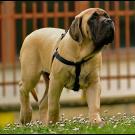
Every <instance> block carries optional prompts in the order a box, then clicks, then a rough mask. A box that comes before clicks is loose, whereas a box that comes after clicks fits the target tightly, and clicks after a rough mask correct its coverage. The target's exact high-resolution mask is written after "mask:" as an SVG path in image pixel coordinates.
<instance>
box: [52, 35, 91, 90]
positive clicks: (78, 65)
mask: <svg viewBox="0 0 135 135" xmlns="http://www.w3.org/2000/svg"><path fill="white" fill-rule="evenodd" d="M64 36H65V34H64ZM64 36H63V34H62V37H61V39H62V38H63V37H64ZM57 50H58V48H57V49H56V51H55V53H54V55H53V59H54V58H56V59H58V60H59V61H60V62H62V63H64V64H66V65H70V66H75V75H76V77H75V83H74V87H73V90H74V91H78V90H79V88H80V84H79V76H80V72H81V65H82V64H83V63H85V62H87V61H88V60H90V59H91V58H92V57H89V58H88V59H86V60H81V61H80V62H76V63H74V62H72V61H68V60H66V59H64V58H63V57H61V56H60V54H59V53H58V51H57Z"/></svg>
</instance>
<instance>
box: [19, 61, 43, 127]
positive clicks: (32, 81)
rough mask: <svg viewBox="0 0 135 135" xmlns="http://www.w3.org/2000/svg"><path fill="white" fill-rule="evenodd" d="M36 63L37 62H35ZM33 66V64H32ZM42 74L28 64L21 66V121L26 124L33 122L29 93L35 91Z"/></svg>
mask: <svg viewBox="0 0 135 135" xmlns="http://www.w3.org/2000/svg"><path fill="white" fill-rule="evenodd" d="M34 63H35V62H34ZM30 64H31V63H30ZM40 75H41V72H40V70H39V69H38V68H37V67H34V66H33V67H31V66H30V65H28V64H27V63H22V65H21V81H20V84H19V89H20V103H21V108H20V121H21V123H22V124H26V123H28V122H30V121H31V118H32V107H31V104H30V97H29V93H30V91H31V90H33V89H34V88H35V86H36V84H37V83H38V81H39V79H40Z"/></svg>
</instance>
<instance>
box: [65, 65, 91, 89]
mask: <svg viewBox="0 0 135 135" xmlns="http://www.w3.org/2000/svg"><path fill="white" fill-rule="evenodd" d="M87 69H88V68H87V67H86V66H85V67H83V66H81V71H80V75H79V76H77V77H78V78H79V85H80V89H84V88H87V87H88V86H89V85H90V83H91V79H90V78H91V75H90V70H87ZM75 79H76V74H75V67H74V70H72V71H71V72H70V75H69V78H68V80H67V83H66V85H65V87H66V88H68V89H73V87H74V84H75Z"/></svg>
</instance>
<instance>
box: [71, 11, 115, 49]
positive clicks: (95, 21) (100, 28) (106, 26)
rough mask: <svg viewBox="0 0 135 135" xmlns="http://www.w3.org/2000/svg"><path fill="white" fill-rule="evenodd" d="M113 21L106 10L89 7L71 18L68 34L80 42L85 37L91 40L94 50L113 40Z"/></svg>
mask: <svg viewBox="0 0 135 135" xmlns="http://www.w3.org/2000/svg"><path fill="white" fill-rule="evenodd" d="M114 31H115V28H114V23H113V21H112V20H111V18H110V16H109V15H108V14H107V12H106V11H105V10H103V9H100V8H89V9H87V10H85V11H83V12H81V13H80V14H78V15H77V16H76V17H75V19H74V20H73V22H72V24H71V26H70V29H69V34H70V36H71V37H72V39H73V40H75V41H77V42H78V43H79V44H81V43H82V42H83V41H84V40H85V39H86V38H87V39H89V40H92V41H93V45H94V48H95V50H100V49H101V48H102V47H103V46H104V45H108V44H109V43H112V41H113V40H114Z"/></svg>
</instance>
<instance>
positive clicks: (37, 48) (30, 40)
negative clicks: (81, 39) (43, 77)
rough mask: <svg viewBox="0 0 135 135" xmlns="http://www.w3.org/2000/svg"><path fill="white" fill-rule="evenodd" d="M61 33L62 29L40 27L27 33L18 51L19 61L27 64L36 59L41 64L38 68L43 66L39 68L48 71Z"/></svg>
mask: <svg viewBox="0 0 135 135" xmlns="http://www.w3.org/2000/svg"><path fill="white" fill-rule="evenodd" d="M62 33H65V31H64V30H63V29H58V28H42V29H38V30H35V31H34V32H32V33H31V34H29V35H28V36H27V37H26V38H25V40H24V42H23V45H22V48H21V51H20V61H21V63H27V64H26V65H27V66H29V64H30V63H31V62H32V61H38V65H41V66H42V67H40V68H43V69H41V70H44V71H45V72H49V69H50V66H51V60H52V57H51V56H52V55H53V52H54V49H55V48H56V47H55V46H56V43H57V40H59V38H60V37H61V34H62ZM45 60H46V61H45ZM22 61H23V62H22Z"/></svg>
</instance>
